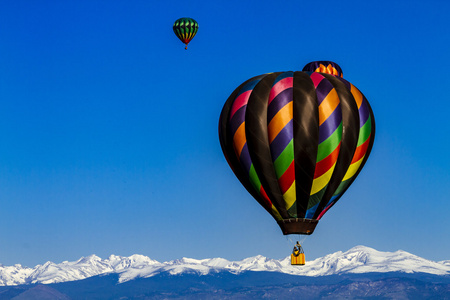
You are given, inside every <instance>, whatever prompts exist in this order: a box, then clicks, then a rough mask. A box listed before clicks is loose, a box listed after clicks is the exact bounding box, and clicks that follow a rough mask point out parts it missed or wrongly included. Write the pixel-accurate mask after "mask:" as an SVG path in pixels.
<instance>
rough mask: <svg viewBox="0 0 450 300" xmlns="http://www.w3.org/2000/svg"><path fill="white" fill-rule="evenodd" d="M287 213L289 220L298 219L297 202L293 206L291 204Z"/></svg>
mask: <svg viewBox="0 0 450 300" xmlns="http://www.w3.org/2000/svg"><path fill="white" fill-rule="evenodd" d="M287 212H288V214H289V217H290V218H298V213H297V201H295V202H294V204H292V206H291V207H290V208H289V209H288V211H287Z"/></svg>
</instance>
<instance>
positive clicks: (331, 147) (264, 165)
mask: <svg viewBox="0 0 450 300" xmlns="http://www.w3.org/2000/svg"><path fill="white" fill-rule="evenodd" d="M374 136H375V120H374V115H373V112H372V109H371V107H370V105H369V102H368V101H367V99H366V98H365V97H364V95H363V94H362V93H361V92H360V91H359V90H358V89H357V88H356V87H355V86H354V85H353V84H351V83H350V82H348V81H347V80H345V79H343V78H342V70H341V68H340V67H339V66H338V65H337V64H335V63H333V62H329V61H318V62H312V63H309V64H307V65H306V66H305V67H304V68H303V71H302V72H292V71H290V72H277V73H269V74H263V75H260V76H256V77H253V78H251V79H249V80H247V81H245V82H244V83H243V84H241V85H240V86H239V87H238V88H237V89H236V90H235V91H234V92H233V93H232V94H231V96H230V97H229V98H228V100H227V101H226V103H225V105H224V107H223V109H222V113H221V115H220V121H219V139H220V144H221V147H222V150H223V153H224V155H225V157H226V159H227V161H228V164H229V165H230V167H231V169H232V170H233V172H234V174H235V175H236V177H237V178H238V179H239V180H240V182H241V183H242V185H243V186H244V187H245V188H246V189H247V191H248V192H249V193H250V194H251V195H252V196H253V197H254V198H255V199H256V200H257V201H258V202H259V203H260V204H261V205H262V206H263V207H264V208H265V209H266V210H267V211H268V212H269V214H271V215H272V217H273V218H274V219H275V220H276V221H277V223H278V225H279V226H280V228H281V231H282V232H283V234H285V235H287V234H305V235H310V234H312V233H313V232H314V229H315V227H316V225H317V224H318V222H319V220H320V219H321V218H322V217H323V215H324V214H325V213H326V212H327V211H328V210H329V209H330V208H331V207H332V206H333V205H334V204H335V203H336V202H337V201H338V200H339V199H340V198H341V196H342V195H343V194H344V192H345V191H346V190H347V189H348V187H349V186H350V185H351V184H352V182H353V181H354V180H355V178H356V176H357V175H358V174H359V172H360V171H361V169H362V167H363V166H364V164H365V162H366V160H367V158H368V156H369V153H370V151H371V149H372V145H373V141H374Z"/></svg>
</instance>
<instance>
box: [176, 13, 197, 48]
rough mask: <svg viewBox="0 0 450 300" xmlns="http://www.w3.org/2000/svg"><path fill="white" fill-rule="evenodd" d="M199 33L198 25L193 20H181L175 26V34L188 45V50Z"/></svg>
mask: <svg viewBox="0 0 450 300" xmlns="http://www.w3.org/2000/svg"><path fill="white" fill-rule="evenodd" d="M197 31H198V23H197V22H196V21H195V20H194V19H192V18H180V19H178V20H176V21H175V23H174V24H173V32H175V35H176V36H177V37H178V38H179V39H180V41H182V42H183V43H184V44H185V45H186V47H185V48H184V49H186V50H187V47H188V44H189V42H190V41H191V40H192V39H193V38H194V36H195V34H196V33H197Z"/></svg>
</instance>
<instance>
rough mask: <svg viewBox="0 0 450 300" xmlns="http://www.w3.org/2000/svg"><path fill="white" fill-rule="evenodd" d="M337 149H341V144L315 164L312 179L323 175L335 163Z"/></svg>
mask: <svg viewBox="0 0 450 300" xmlns="http://www.w3.org/2000/svg"><path fill="white" fill-rule="evenodd" d="M339 149H341V143H339V145H338V146H337V147H336V149H334V151H333V152H331V153H330V155H328V156H327V157H325V158H324V159H322V160H321V161H319V162H318V163H317V164H316V170H315V171H314V179H316V178H317V177H320V176H322V175H323V174H325V173H326V172H327V171H328V170H329V169H330V168H331V167H332V166H333V165H334V164H335V163H336V161H337V158H338V156H339Z"/></svg>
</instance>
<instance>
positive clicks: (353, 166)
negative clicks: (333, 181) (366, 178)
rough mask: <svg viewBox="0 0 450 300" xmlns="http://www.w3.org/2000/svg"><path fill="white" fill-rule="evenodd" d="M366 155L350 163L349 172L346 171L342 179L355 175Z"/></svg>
mask: <svg viewBox="0 0 450 300" xmlns="http://www.w3.org/2000/svg"><path fill="white" fill-rule="evenodd" d="M364 156H365V155H364ZM364 156H363V157H361V159H360V160H358V161H357V162H355V163H353V164H351V165H350V167H349V168H348V170H347V173H345V176H344V179H342V181H345V180H347V179H349V178H351V177H353V175H355V173H356V171H358V169H359V166H360V165H361V163H362V161H363V159H364Z"/></svg>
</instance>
